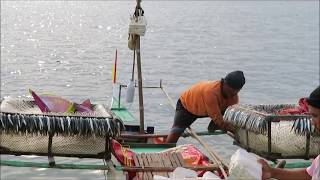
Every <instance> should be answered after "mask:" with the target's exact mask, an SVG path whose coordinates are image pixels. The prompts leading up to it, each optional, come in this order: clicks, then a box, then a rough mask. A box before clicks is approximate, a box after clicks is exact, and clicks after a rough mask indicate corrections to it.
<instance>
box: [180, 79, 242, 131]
mask: <svg viewBox="0 0 320 180" xmlns="http://www.w3.org/2000/svg"><path fill="white" fill-rule="evenodd" d="M180 100H181V103H182V105H183V107H184V108H186V109H187V110H188V111H189V112H190V113H192V114H194V115H197V116H203V117H208V116H209V117H210V118H211V119H213V120H214V121H215V123H216V124H217V125H218V126H220V127H222V126H223V116H222V112H223V111H225V110H226V109H227V107H228V106H231V105H234V104H237V103H238V102H239V96H238V95H236V96H233V97H231V98H228V99H225V98H224V97H223V96H222V93H221V81H204V82H199V83H197V84H195V85H193V86H191V88H189V89H188V90H186V91H185V92H183V93H182V95H181V97H180Z"/></svg>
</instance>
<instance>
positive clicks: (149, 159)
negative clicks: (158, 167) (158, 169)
mask: <svg viewBox="0 0 320 180" xmlns="http://www.w3.org/2000/svg"><path fill="white" fill-rule="evenodd" d="M145 161H146V164H148V166H154V165H153V164H152V160H151V158H150V154H149V153H147V154H145ZM150 173H151V177H153V175H154V174H153V173H154V172H153V171H150Z"/></svg>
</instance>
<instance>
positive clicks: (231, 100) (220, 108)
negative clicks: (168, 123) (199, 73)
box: [166, 71, 245, 143]
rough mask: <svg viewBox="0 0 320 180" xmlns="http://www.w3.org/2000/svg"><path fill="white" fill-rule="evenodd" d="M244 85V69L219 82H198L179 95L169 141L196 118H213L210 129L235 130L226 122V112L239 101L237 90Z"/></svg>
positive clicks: (231, 73)
mask: <svg viewBox="0 0 320 180" xmlns="http://www.w3.org/2000/svg"><path fill="white" fill-rule="evenodd" d="M244 84H245V77H244V75H243V72H242V71H233V72H230V73H229V74H227V76H226V77H225V78H222V79H221V80H220V81H219V80H217V81H204V82H199V83H197V84H195V85H193V86H191V88H189V89H188V90H186V91H185V92H183V93H182V95H181V96H180V98H179V100H178V102H177V106H176V112H175V116H174V123H173V125H172V128H171V131H170V133H169V135H168V137H167V139H166V142H167V143H176V142H177V141H178V139H179V137H180V136H181V134H182V133H183V132H184V130H185V129H186V128H187V127H189V126H190V125H191V124H192V123H193V122H194V121H195V120H196V119H197V118H203V117H210V118H211V119H212V121H211V122H210V124H209V126H208V130H210V129H212V126H215V128H217V129H222V130H225V131H231V132H233V128H232V127H231V126H229V125H227V124H226V123H224V121H223V113H224V111H225V110H226V109H227V107H228V106H231V105H233V104H237V103H238V102H239V97H238V92H239V91H240V89H241V88H242V87H243V85H244Z"/></svg>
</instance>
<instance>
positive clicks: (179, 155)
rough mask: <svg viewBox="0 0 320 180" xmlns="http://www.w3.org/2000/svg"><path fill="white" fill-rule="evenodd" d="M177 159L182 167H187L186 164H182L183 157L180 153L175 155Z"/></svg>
mask: <svg viewBox="0 0 320 180" xmlns="http://www.w3.org/2000/svg"><path fill="white" fill-rule="evenodd" d="M177 157H178V159H179V161H180V163H181V165H182V167H185V166H187V164H186V163H185V162H184V159H183V157H182V154H181V153H177Z"/></svg>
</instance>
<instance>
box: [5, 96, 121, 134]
mask: <svg viewBox="0 0 320 180" xmlns="http://www.w3.org/2000/svg"><path fill="white" fill-rule="evenodd" d="M36 108H37V107H36V106H34V103H33V102H32V101H29V100H17V99H15V100H9V101H8V100H5V101H2V102H1V112H0V118H1V119H0V131H1V132H4V133H8V134H11V133H14V134H33V135H47V134H55V135H62V136H74V135H80V136H99V137H106V136H107V137H117V136H119V135H120V132H121V130H122V129H123V128H124V125H123V123H122V122H121V121H120V120H118V119H113V118H112V117H109V116H101V114H102V113H101V112H98V111H101V110H99V109H98V108H100V109H101V108H102V109H103V107H98V106H97V107H96V108H95V110H96V112H97V113H96V116H95V114H94V113H90V114H67V115H66V114H63V113H61V114H57V113H55V114H52V113H41V112H38V109H36Z"/></svg>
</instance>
